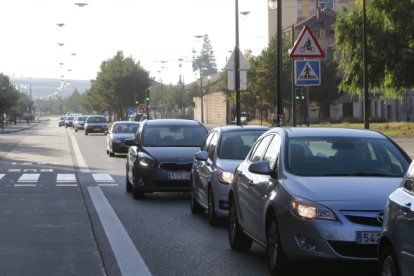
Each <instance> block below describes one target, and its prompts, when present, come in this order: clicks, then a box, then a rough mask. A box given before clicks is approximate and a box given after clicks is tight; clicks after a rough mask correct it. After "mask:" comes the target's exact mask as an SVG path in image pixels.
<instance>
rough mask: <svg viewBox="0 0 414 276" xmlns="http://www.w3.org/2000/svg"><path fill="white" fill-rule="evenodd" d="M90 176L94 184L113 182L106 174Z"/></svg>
mask: <svg viewBox="0 0 414 276" xmlns="http://www.w3.org/2000/svg"><path fill="white" fill-rule="evenodd" d="M92 176H93V178H94V179H95V181H96V182H104V183H107V182H115V180H114V179H113V178H112V176H110V175H109V174H107V173H93V174H92Z"/></svg>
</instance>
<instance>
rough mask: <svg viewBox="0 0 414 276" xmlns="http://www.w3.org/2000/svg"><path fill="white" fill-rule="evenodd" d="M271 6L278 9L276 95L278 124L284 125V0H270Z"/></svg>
mask: <svg viewBox="0 0 414 276" xmlns="http://www.w3.org/2000/svg"><path fill="white" fill-rule="evenodd" d="M269 8H270V9H277V15H276V16H277V33H276V36H277V37H276V39H277V41H276V44H277V46H276V47H277V53H276V55H277V57H276V81H277V84H276V85H277V86H276V97H277V103H276V105H277V110H276V115H277V126H278V127H280V126H283V121H284V119H283V100H282V1H281V0H269Z"/></svg>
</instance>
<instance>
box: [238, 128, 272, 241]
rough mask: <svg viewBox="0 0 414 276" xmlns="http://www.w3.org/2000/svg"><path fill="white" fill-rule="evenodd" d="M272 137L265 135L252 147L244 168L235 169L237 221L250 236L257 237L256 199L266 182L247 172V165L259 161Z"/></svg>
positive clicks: (261, 177)
mask: <svg viewBox="0 0 414 276" xmlns="http://www.w3.org/2000/svg"><path fill="white" fill-rule="evenodd" d="M272 138H273V135H272V134H271V135H267V136H265V137H263V139H261V140H260V141H258V142H257V143H256V144H255V145H254V146H253V147H254V148H253V151H252V154H251V155H250V156H249V162H244V166H240V167H238V168H237V169H236V173H237V177H238V181H237V185H238V202H239V212H240V218H239V221H240V223H241V224H242V226H243V228H244V229H246V230H247V232H249V233H250V234H251V235H253V236H254V237H257V236H256V235H255V233H258V231H257V229H258V228H257V227H258V225H257V222H258V221H257V218H258V216H259V215H258V214H259V212H260V209H262V208H263V207H261V208H259V209H257V208H258V205H259V204H258V200H259V199H258V198H259V197H260V189H262V186H263V183H262V182H265V183H267V181H266V180H265V179H264V178H263V176H259V175H256V174H253V173H251V172H250V171H249V170H248V165H249V163H250V164H251V163H252V162H257V161H261V160H262V159H263V155H264V153H265V152H266V149H267V148H268V146H269V143H270V141H271V140H272Z"/></svg>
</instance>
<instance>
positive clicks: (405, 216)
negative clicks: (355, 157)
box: [390, 165, 414, 275]
mask: <svg viewBox="0 0 414 276" xmlns="http://www.w3.org/2000/svg"><path fill="white" fill-rule="evenodd" d="M390 214H393V219H395V224H394V225H395V229H394V230H395V231H394V232H393V233H392V234H393V236H394V237H395V239H396V251H397V255H399V256H398V257H399V258H400V261H399V263H400V269H401V275H411V273H412V272H413V267H414V165H411V166H410V168H409V170H408V171H407V176H406V177H405V178H404V182H403V186H402V188H400V189H398V190H397V191H396V193H393V198H391V200H390Z"/></svg>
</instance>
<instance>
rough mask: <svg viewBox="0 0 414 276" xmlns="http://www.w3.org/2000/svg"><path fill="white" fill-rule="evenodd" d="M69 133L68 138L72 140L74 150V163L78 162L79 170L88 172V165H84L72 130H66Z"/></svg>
mask: <svg viewBox="0 0 414 276" xmlns="http://www.w3.org/2000/svg"><path fill="white" fill-rule="evenodd" d="M66 133H69V137H70V140H71V141H72V145H73V150H74V151H75V158H76V163H77V164H78V167H79V170H80V171H81V172H82V173H90V172H91V171H90V170H89V168H88V166H87V165H86V162H85V159H83V155H82V153H81V151H80V149H79V146H78V142H77V141H76V139H75V137H74V136H73V133H72V131H67V132H66Z"/></svg>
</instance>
